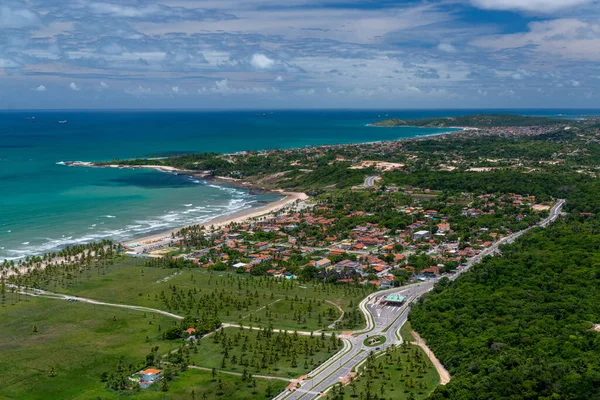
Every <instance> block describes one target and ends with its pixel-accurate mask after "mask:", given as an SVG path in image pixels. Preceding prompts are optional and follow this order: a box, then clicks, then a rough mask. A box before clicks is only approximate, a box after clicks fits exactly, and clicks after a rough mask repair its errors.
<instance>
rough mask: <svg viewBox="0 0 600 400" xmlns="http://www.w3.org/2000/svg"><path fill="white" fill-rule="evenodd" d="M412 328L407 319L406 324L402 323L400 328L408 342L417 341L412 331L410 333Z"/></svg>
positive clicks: (403, 338)
mask: <svg viewBox="0 0 600 400" xmlns="http://www.w3.org/2000/svg"><path fill="white" fill-rule="evenodd" d="M411 330H412V326H411V325H410V322H408V321H406V322H405V323H404V325H402V328H400V335H401V336H402V340H404V341H405V342H408V343H411V342H414V341H415V337H414V336H413V335H412V333H410V331H411Z"/></svg>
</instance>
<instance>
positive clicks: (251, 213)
mask: <svg viewBox="0 0 600 400" xmlns="http://www.w3.org/2000/svg"><path fill="white" fill-rule="evenodd" d="M369 126H372V125H369ZM373 127H377V126H373ZM415 128H423V127H415ZM447 128H448V129H456V130H452V131H445V132H439V133H434V134H428V135H421V136H416V137H410V138H401V139H393V140H391V141H406V140H422V139H424V138H426V137H431V136H441V135H452V134H458V133H461V132H464V131H468V130H476V128H467V127H447ZM384 141H385V140H384ZM384 141H372V140H371V141H365V142H360V143H352V144H346V145H365V144H370V143H380V142H384ZM321 146H331V145H317V146H312V147H321ZM340 146H344V145H340ZM57 164H59V165H64V166H67V167H88V168H115V169H149V170H154V171H158V172H164V173H171V174H181V175H187V176H190V177H193V178H197V179H204V180H207V181H213V182H215V183H217V184H219V183H222V184H224V185H227V186H230V187H234V188H243V189H248V190H251V191H255V192H261V193H274V194H281V195H283V196H285V197H284V198H282V199H279V200H277V201H274V202H270V203H268V204H266V205H264V206H261V207H256V208H248V209H245V210H239V211H237V212H234V213H232V214H230V215H223V216H218V217H215V218H213V219H211V220H209V221H207V222H204V223H200V224H194V225H185V226H180V227H176V228H171V229H168V230H165V231H163V232H159V233H154V234H151V235H147V236H141V237H138V238H136V239H130V240H126V241H121V242H120V243H121V244H122V245H124V246H126V247H127V248H128V250H130V251H133V252H135V253H141V252H143V251H145V250H149V249H150V248H155V247H165V246H166V245H168V244H170V243H171V242H172V241H173V238H172V235H173V234H175V235H176V234H177V233H178V232H179V231H181V230H182V229H185V228H187V227H189V226H203V227H206V228H209V227H211V226H213V227H214V228H222V227H224V226H226V225H229V224H231V223H241V222H244V221H246V220H249V219H252V218H256V217H260V216H263V215H266V214H271V213H274V212H277V211H279V210H281V209H283V208H285V207H286V206H289V205H291V204H293V203H295V202H297V201H304V200H306V199H308V198H309V196H308V195H307V194H306V193H299V192H285V191H283V190H277V189H267V188H264V187H261V186H258V185H256V184H254V183H251V182H247V181H244V180H243V179H238V178H230V177H226V176H215V175H213V174H212V173H211V171H196V170H186V169H180V168H176V167H171V166H164V165H153V164H148V165H123V164H98V163H95V162H88V161H61V162H58V163H57Z"/></svg>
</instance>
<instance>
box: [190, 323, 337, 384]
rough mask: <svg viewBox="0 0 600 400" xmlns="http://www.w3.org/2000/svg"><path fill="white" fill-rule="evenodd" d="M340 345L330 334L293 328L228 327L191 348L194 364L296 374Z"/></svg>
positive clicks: (271, 373)
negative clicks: (268, 331)
mask: <svg viewBox="0 0 600 400" xmlns="http://www.w3.org/2000/svg"><path fill="white" fill-rule="evenodd" d="M340 348H341V344H340V343H339V342H337V339H335V340H332V338H331V337H330V336H327V337H322V336H320V335H314V336H313V337H310V336H305V335H295V334H294V333H293V332H289V333H278V332H273V333H271V334H268V335H267V334H265V333H264V332H262V331H257V330H249V329H239V328H226V329H223V330H222V331H221V332H220V333H219V334H216V335H215V334H213V335H210V336H208V337H206V338H204V339H202V340H201V341H199V343H198V346H197V353H196V350H194V351H192V356H191V361H192V363H193V364H194V365H197V366H201V367H207V368H221V369H223V370H227V371H234V372H240V373H241V372H242V371H244V370H246V371H247V372H249V373H252V374H260V375H269V376H281V377H285V378H297V377H299V376H301V375H303V374H305V373H307V372H309V371H310V370H311V369H313V368H315V367H316V366H318V365H319V364H321V363H323V362H324V361H325V360H327V359H329V358H330V357H331V356H332V355H333V354H335V353H336V352H337V351H338V350H339V349H340Z"/></svg>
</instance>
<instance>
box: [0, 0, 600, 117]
mask: <svg viewBox="0 0 600 400" xmlns="http://www.w3.org/2000/svg"><path fill="white" fill-rule="evenodd" d="M599 89H600V1H599V0H426V1H417V0H406V1H386V0H383V1H376V0H329V1H318V0H281V1H276V0H202V1H198V0H119V1H115V0H0V109H23V108H34V109H35V108H305V107H308V108H383V107H385V108H463V107H464V108H469V107H478V108H482V107H511V108H517V107H527V108H547V107H550V108H551V107H556V108H561V107H573V108H581V107H588V108H598V107H600V101H599V100H600V93H599Z"/></svg>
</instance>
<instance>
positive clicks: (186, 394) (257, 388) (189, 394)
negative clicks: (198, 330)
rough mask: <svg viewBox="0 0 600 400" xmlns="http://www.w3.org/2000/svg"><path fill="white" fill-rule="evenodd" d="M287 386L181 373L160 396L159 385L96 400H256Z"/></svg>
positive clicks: (197, 372)
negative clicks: (129, 399)
mask: <svg viewBox="0 0 600 400" xmlns="http://www.w3.org/2000/svg"><path fill="white" fill-rule="evenodd" d="M286 385H287V384H286V382H283V381H278V380H267V379H260V378H254V379H253V380H244V379H242V377H240V376H234V375H230V374H226V373H223V372H217V374H216V376H215V377H214V379H213V377H212V373H211V372H210V371H200V370H195V369H188V370H187V371H185V372H182V373H180V374H179V375H178V376H177V377H175V378H174V379H173V380H172V381H171V382H169V390H168V391H167V392H162V391H161V390H160V386H159V385H158V384H155V385H152V386H150V387H149V388H148V389H144V390H142V391H140V392H138V393H131V394H116V393H109V392H107V391H104V393H103V394H98V396H97V397H94V398H98V399H101V400H109V399H128V398H131V399H135V400H171V399H173V400H175V399H177V400H179V399H185V400H191V399H195V400H213V399H227V400H256V399H272V398H273V397H274V396H275V395H277V394H278V393H280V392H281V391H283V390H284V389H285V387H286ZM75 399H76V400H84V399H90V397H88V396H81V397H75Z"/></svg>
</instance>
